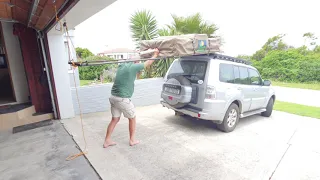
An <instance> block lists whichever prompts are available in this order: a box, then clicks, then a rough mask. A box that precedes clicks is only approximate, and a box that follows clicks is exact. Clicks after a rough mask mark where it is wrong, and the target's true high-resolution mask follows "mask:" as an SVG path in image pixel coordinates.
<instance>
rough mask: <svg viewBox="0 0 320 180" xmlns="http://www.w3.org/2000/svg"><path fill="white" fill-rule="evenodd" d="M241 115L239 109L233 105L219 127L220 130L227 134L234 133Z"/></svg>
mask: <svg viewBox="0 0 320 180" xmlns="http://www.w3.org/2000/svg"><path fill="white" fill-rule="evenodd" d="M239 114H240V113H239V107H238V106H237V105H236V104H231V105H230V107H229V108H228V110H227V112H226V114H225V116H224V119H223V122H222V123H221V124H218V125H217V127H218V129H220V130H221V131H223V132H227V133H228V132H231V131H233V130H234V129H235V128H236V126H237V124H238V121H239Z"/></svg>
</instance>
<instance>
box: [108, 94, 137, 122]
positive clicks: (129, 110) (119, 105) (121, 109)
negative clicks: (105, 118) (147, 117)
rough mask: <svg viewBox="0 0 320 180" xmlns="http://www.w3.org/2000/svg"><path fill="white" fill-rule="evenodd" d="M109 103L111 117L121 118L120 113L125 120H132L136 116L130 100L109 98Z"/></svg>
mask: <svg viewBox="0 0 320 180" xmlns="http://www.w3.org/2000/svg"><path fill="white" fill-rule="evenodd" d="M109 101H110V104H111V114H112V117H121V114H122V113H123V115H124V117H125V118H134V117H135V116H136V113H135V110H134V105H133V103H132V101H131V99H129V98H121V97H116V96H111V97H110V98H109Z"/></svg>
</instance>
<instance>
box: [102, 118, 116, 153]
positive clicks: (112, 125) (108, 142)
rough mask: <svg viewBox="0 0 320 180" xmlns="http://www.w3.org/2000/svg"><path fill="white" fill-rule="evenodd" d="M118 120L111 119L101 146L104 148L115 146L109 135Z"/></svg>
mask: <svg viewBox="0 0 320 180" xmlns="http://www.w3.org/2000/svg"><path fill="white" fill-rule="evenodd" d="M119 120H120V117H113V118H112V120H111V122H110V123H109V126H108V129H107V134H106V139H105V141H104V144H103V147H104V148H107V147H109V146H114V145H116V143H115V142H113V141H112V140H111V134H112V132H113V130H114V128H115V127H116V125H117V123H118V122H119Z"/></svg>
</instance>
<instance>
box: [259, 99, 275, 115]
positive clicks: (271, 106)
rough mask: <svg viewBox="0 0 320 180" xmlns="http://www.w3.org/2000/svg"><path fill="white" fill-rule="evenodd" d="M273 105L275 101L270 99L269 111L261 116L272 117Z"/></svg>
mask: <svg viewBox="0 0 320 180" xmlns="http://www.w3.org/2000/svg"><path fill="white" fill-rule="evenodd" d="M273 105H274V100H273V98H270V100H269V102H268V105H267V110H266V111H265V112H262V113H261V115H262V116H264V117H270V116H271V114H272V110H273Z"/></svg>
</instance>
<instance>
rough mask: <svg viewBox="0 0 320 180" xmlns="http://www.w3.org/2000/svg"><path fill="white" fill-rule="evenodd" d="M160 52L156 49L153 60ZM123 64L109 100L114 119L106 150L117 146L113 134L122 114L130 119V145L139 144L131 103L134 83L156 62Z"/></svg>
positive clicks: (106, 139) (105, 144)
mask: <svg viewBox="0 0 320 180" xmlns="http://www.w3.org/2000/svg"><path fill="white" fill-rule="evenodd" d="M158 55H159V50H158V49H155V52H154V55H153V56H152V58H157V57H158ZM138 62H139V61H135V63H123V64H120V65H119V68H118V70H117V73H116V77H115V81H114V84H113V86H112V90H111V97H110V98H109V101H110V104H111V114H112V119H111V122H110V123H109V126H108V130H107V134H106V138H105V142H104V144H103V147H104V148H107V147H109V146H113V145H116V143H115V142H113V141H112V140H111V134H112V132H113V130H114V128H115V126H116V125H117V123H118V122H119V120H120V117H121V114H122V113H123V115H124V117H125V118H128V119H129V132H130V140H129V145H130V146H134V145H136V144H139V141H138V140H136V139H135V128H136V114H135V110H134V105H133V103H132V102H131V99H130V98H131V97H132V94H133V91H134V81H135V79H136V77H137V76H139V74H140V71H141V70H143V69H144V68H149V67H150V66H151V64H152V63H153V62H154V60H148V61H146V62H144V63H138Z"/></svg>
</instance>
